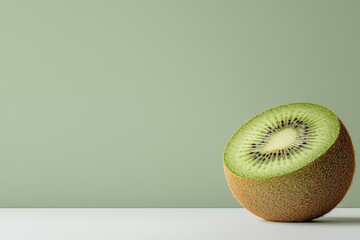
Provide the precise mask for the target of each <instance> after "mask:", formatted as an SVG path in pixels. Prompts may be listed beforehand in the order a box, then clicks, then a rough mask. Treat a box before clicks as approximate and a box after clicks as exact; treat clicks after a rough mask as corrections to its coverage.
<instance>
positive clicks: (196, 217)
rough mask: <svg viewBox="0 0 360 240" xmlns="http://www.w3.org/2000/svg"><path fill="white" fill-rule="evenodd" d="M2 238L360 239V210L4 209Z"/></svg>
mask: <svg viewBox="0 0 360 240" xmlns="http://www.w3.org/2000/svg"><path fill="white" fill-rule="evenodd" d="M0 239H3V240H18V239H36V240H43V239H44V240H45V239H46V240H57V239H62V240H72V239H76V240H83V239H84V240H93V239H99V240H100V239H101V240H112V239H169V240H172V239H185V240H187V239H206V240H208V239H217V240H223V239H224V240H225V239H237V240H240V239H246V240H256V239H261V240H264V239H276V240H282V239H286V240H290V239H291V240H294V239H295V240H296V239H309V240H310V239H316V240H318V239H326V240H331V239H337V240H339V239H346V240H350V239H360V209H355V208H338V209H334V210H333V211H332V212H330V213H329V214H327V215H326V216H324V217H322V218H319V219H318V220H316V221H315V222H307V223H275V222H267V221H265V220H262V219H260V218H258V217H256V216H254V215H252V214H251V213H249V212H248V211H247V210H245V209H240V208H212V209H211V208H177V209H176V208H163V209H161V208H158V209H154V208H129V209H124V208H103V209H100V208H82V209H81V208H62V209H61V208H58V209H55V208H52V209H51V208H47V209H46V208H43V209H31V208H18V209H11V208H9V209H0Z"/></svg>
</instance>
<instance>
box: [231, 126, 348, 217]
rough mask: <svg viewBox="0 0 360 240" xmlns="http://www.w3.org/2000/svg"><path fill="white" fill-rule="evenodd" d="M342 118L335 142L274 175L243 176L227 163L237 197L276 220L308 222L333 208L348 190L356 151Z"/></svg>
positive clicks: (263, 214) (254, 210) (239, 200)
mask: <svg viewBox="0 0 360 240" xmlns="http://www.w3.org/2000/svg"><path fill="white" fill-rule="evenodd" d="M339 122H340V131H339V135H338V137H337V139H336V141H335V142H334V144H333V145H332V146H331V147H330V148H329V149H328V151H326V152H325V153H324V154H323V155H321V156H320V157H319V158H318V159H316V160H314V161H313V162H312V163H310V164H309V165H307V166H305V167H303V168H301V169H299V170H297V171H295V172H292V173H289V174H285V175H281V176H277V177H272V178H242V177H240V176H238V175H235V174H234V173H232V172H231V171H230V170H229V169H228V168H227V167H226V165H225V164H224V171H225V176H226V180H227V183H228V185H229V188H230V190H231V192H232V194H233V195H234V197H235V198H236V200H237V201H238V202H239V203H240V204H241V205H242V206H243V207H245V208H247V209H248V210H249V211H251V212H252V213H254V214H255V215H257V216H259V217H261V218H263V219H265V220H268V221H276V222H304V221H310V220H312V219H315V218H318V217H320V216H322V215H324V214H326V213H328V212H329V211H331V210H332V209H333V208H334V207H335V206H336V205H337V204H338V203H339V202H340V201H341V200H342V199H343V197H344V196H345V194H346V192H347V191H348V189H349V187H350V185H351V182H352V179H353V175H354V171H355V155H354V148H353V145H352V142H351V138H350V135H349V133H348V131H347V130H346V128H345V126H344V125H343V123H342V122H341V120H339Z"/></svg>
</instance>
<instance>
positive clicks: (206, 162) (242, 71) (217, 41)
mask: <svg viewBox="0 0 360 240" xmlns="http://www.w3.org/2000/svg"><path fill="white" fill-rule="evenodd" d="M359 11H360V2H359V1H285V0H284V1H254V0H251V1H220V0H218V1H205V0H204V1H196V0H195V1H194V0H192V1H179V0H178V1H165V0H164V1H156V0H155V1H145V0H144V1H69V0H68V1H16V0H15V1H14V0H11V1H10V0H9V1H1V3H0V30H1V32H0V36H1V37H0V111H1V114H0V123H1V125H0V147H1V151H0V161H1V162H0V164H1V165H0V207H238V206H239V205H238V204H237V203H236V201H235V200H234V199H233V197H232V196H231V193H230V191H229V189H228V187H227V184H226V181H225V177H224V174H223V170H222V151H223V149H224V147H225V144H226V142H227V140H228V139H229V138H230V136H231V135H232V134H233V132H234V131H235V130H236V129H237V128H238V127H239V126H240V125H241V124H243V123H244V122H245V121H247V120H248V119H250V118H251V117H253V116H254V115H256V114H257V113H259V112H261V111H263V110H264V109H266V108H269V107H272V106H275V105H279V104H284V103H288V102H296V101H309V102H315V103H319V104H323V105H325V106H327V107H329V108H330V109H332V110H333V111H334V112H335V113H337V114H338V116H339V117H340V118H341V119H342V120H343V121H344V123H345V125H346V126H347V128H348V130H349V132H350V134H351V136H352V139H353V142H354V146H355V149H356V151H357V152H358V151H359V150H360V149H359V142H360V124H359V122H360V110H359V104H360V94H359V92H358V91H359V89H360V66H359V64H360V30H359V29H360V14H359ZM359 188H360V175H359V174H358V175H356V177H355V179H354V183H353V185H352V188H351V190H350V192H349V193H348V194H347V196H346V197H345V199H344V200H343V201H342V203H341V204H340V206H341V207H360V191H359Z"/></svg>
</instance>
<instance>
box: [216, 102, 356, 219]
mask: <svg viewBox="0 0 360 240" xmlns="http://www.w3.org/2000/svg"><path fill="white" fill-rule="evenodd" d="M223 160H224V171H225V176H226V179H227V182H228V185H229V188H230V190H231V192H232V194H233V195H234V197H235V198H236V200H237V201H238V202H239V203H240V204H241V205H242V206H243V207H245V208H247V209H248V210H249V211H251V212H252V213H254V214H255V215H257V216H259V217H261V218H264V219H266V220H269V221H285V222H302V221H309V220H312V219H314V218H317V217H320V216H322V215H324V214H326V213H328V212H329V211H331V210H332V209H333V208H334V207H335V206H336V205H337V204H338V203H339V202H340V201H341V200H342V199H343V197H344V196H345V194H346V192H347V191H348V189H349V187H350V185H351V182H352V179H353V175H354V169H355V157H354V149H353V145H352V142H351V139H350V136H349V133H348V131H347V130H346V128H345V126H344V125H343V123H342V122H341V120H339V118H338V117H337V116H336V115H335V114H334V113H333V112H332V111H331V110H329V109H327V108H325V107H323V106H321V105H318V104H314V103H291V104H287V105H281V106H277V107H274V108H271V109H268V110H267V111H265V112H263V113H260V114H259V115H257V116H255V117H254V118H253V119H251V120H250V121H248V122H247V123H245V124H244V125H243V126H241V127H240V128H239V129H238V130H237V131H236V132H235V133H234V134H233V136H232V137H231V139H230V140H229V142H228V143H227V145H226V147H225V150H224V155H223Z"/></svg>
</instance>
